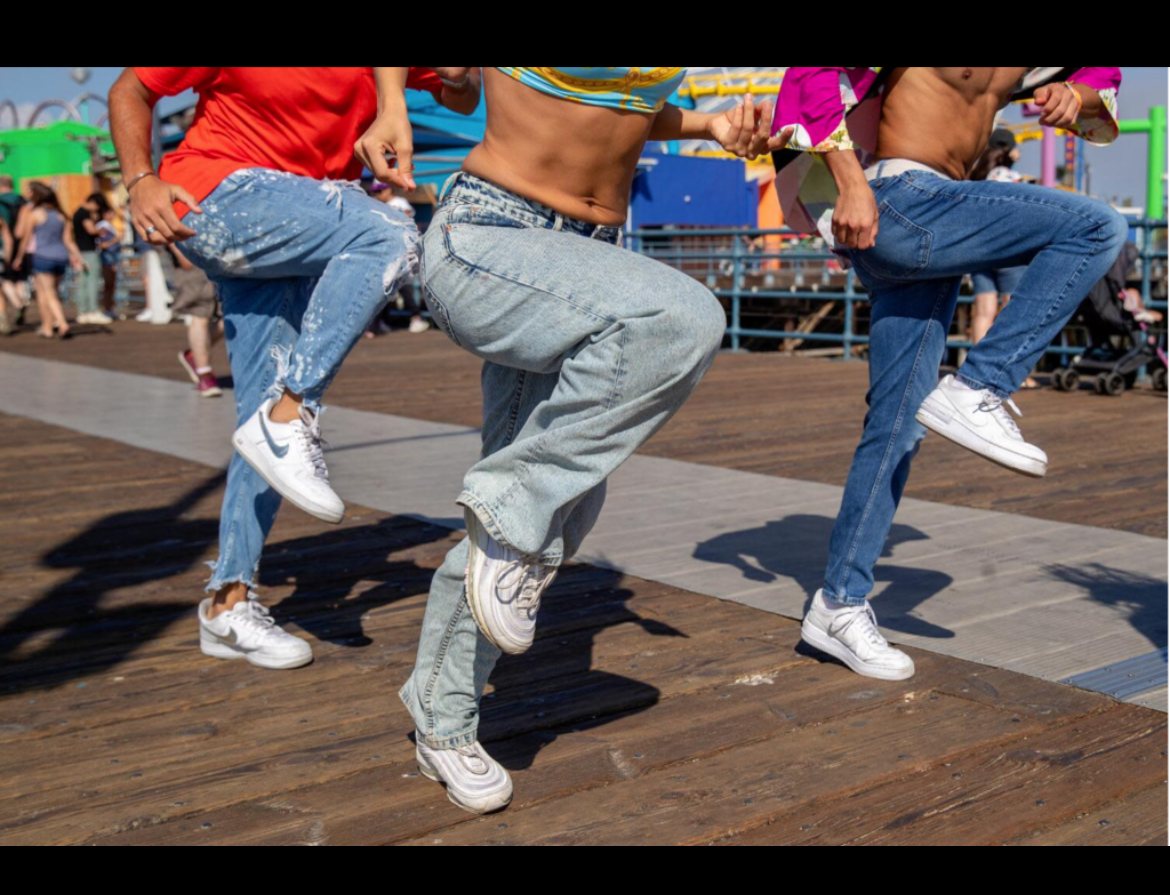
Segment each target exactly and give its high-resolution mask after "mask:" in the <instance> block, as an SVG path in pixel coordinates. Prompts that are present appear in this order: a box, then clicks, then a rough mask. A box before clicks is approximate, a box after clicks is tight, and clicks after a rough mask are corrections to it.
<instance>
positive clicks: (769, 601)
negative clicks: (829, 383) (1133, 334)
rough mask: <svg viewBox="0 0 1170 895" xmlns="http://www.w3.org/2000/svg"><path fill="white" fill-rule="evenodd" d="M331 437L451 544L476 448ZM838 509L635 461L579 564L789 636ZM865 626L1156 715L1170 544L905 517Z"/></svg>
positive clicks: (45, 410) (190, 432) (44, 388)
mask: <svg viewBox="0 0 1170 895" xmlns="http://www.w3.org/2000/svg"><path fill="white" fill-rule="evenodd" d="M0 379H2V381H4V382H5V383H17V384H18V385H16V387H9V388H6V389H5V390H4V391H3V393H2V394H0V411H3V412H5V413H10V414H15V415H18V416H25V417H30V418H33V419H37V420H41V421H43V422H47V423H51V424H54V425H58V426H64V427H66V428H70V429H74V430H76V431H79V432H85V433H87V434H90V435H95V436H99V437H102V438H109V439H114V440H117V441H121V442H124V443H126V444H129V445H133V446H135V447H139V448H145V449H148V450H153V451H158V452H161V453H164V454H169V455H172V456H176V457H182V458H184V459H186V460H193V461H196V462H199V463H203V464H206V465H209V466H214V467H222V466H223V464H224V463H225V462H226V461H227V459H228V458H229V456H230V448H229V444H228V438H229V436H230V434H231V431H232V428H233V426H234V412H233V408H232V404H231V402H230V400H223V401H206V400H200V399H198V398H197V397H196V396H195V395H194V393H193V392H192V390H191V389H190V387H188V386H187V385H185V384H183V383H178V382H172V381H169V380H162V379H157V378H153V377H148V376H138V375H133V374H127V373H114V372H109V371H106V370H99V369H94V368H90V367H81V366H76V365H71V364H65V363H57V362H52V361H43V360H35V359H30V358H22V357H16V356H13V355H8V354H4V353H3V352H0ZM324 425H325V429H326V433H327V436H328V438H329V441H330V443H331V444H332V445H333V451H332V452H331V454H330V468H331V469H332V470H333V478H334V482H335V484H336V486H337V489H338V491H339V493H340V494H341V495H342V496H343V497H349V498H350V499H351V500H353V501H355V502H358V503H361V504H363V505H365V506H368V507H371V508H372V509H375V510H378V511H381V512H385V513H393V514H396V515H403V516H411V517H415V518H419V519H425V520H429V521H434V522H437V523H439V524H442V525H445V526H447V527H450V528H458V527H461V525H462V518H461V516H462V514H461V512H460V510H459V508H458V507H456V506H455V504H454V500H455V497H456V496H457V495H458V493H459V490H460V487H459V486H460V483H461V481H462V477H463V473H464V472H465V471H466V470H467V468H468V467H469V466H470V465H471V464H472V463H473V462H474V461H475V459H476V458H477V456H478V454H479V435H478V432H476V431H474V430H471V429H468V428H466V427H462V426H452V425H446V424H443V423H431V422H424V421H420V420H413V419H405V418H403V417H396V416H391V415H387V414H379V413H368V412H365V411H358V410H350V409H348V408H342V407H333V408H330V409H329V410H328V412H327V413H326V414H325V417H324ZM840 499H841V489H840V488H838V487H835V486H832V485H824V484H820V483H817V482H805V481H797V480H793V479H783V478H778V477H774V476H766V475H757V474H754V473H747V472H739V471H737V470H730V469H723V468H719V467H712V466H702V465H699V464H694V463H683V462H679V461H675V460H664V459H660V458H653V457H641V456H639V457H635V458H634V459H633V460H631V461H630V462H629V463H627V464H626V465H625V466H624V467H622V469H620V470H619V471H618V472H617V474H616V475H615V476H614V477H613V481H612V482H611V487H610V500H609V504H608V506H607V508H606V511H605V513H604V514H603V516H602V519H601V521H600V523H599V524H598V526H597V529H596V531H595V532H594V534H593V535H592V536H591V537H590V539H589V541H588V542H587V543H586V545H585V550H584V551H583V553H582V555H581V556H580V557H579V558H580V559H581V560H582V561H585V562H590V563H593V564H596V565H599V566H604V567H607V568H612V569H615V570H618V571H621V572H624V573H628V574H630V575H634V576H637V577H640V578H645V579H648V580H653V581H659V582H662V583H664V584H668V585H672V586H676V587H679V588H681V589H684V590H688V591H692V592H695V593H701V594H708V595H710V596H714V597H719V598H721V599H725V600H731V601H734V602H738V603H742V604H744V605H748V606H752V607H755V608H757V609H762V610H765V611H768V612H772V613H776V614H779V615H784V616H788V617H791V618H799V617H800V615H801V614H802V612H803V609H804V605H805V602H806V600H807V599H808V596H809V594H811V593H812V592H813V591H814V590H815V589H816V588H817V587H818V586H819V585H820V579H821V575H822V574H823V570H824V565H825V555H826V551H827V545H828V540H829V533H830V531H831V529H832V524H833V518H834V516H835V514H836V511H837V506H838V504H839V502H840ZM875 607H876V608H877V610H878V614H879V616H880V617H881V619H882V621H883V624H884V625H885V629H886V631H887V633H888V634H889V635H890V637H891V639H893V640H895V641H896V642H898V643H904V644H908V645H912V646H915V647H920V648H922V649H926V650H931V651H934V652H938V653H942V654H945V655H950V656H955V657H958V658H963V659H968V660H972V661H975V662H980V663H983V664H987V665H994V666H997V667H1002V668H1006V669H1009V670H1012V671H1016V672H1020V673H1023V674H1029V675H1032V676H1035V677H1040V678H1044V679H1047V680H1052V681H1063V682H1071V683H1073V684H1075V685H1077V686H1082V687H1092V688H1095V689H1099V690H1101V691H1102V692H1110V693H1122V694H1123V696H1124V698H1125V699H1127V700H1128V701H1131V702H1135V703H1138V704H1142V705H1148V706H1150V707H1152V708H1156V709H1159V710H1161V711H1166V702H1167V699H1166V661H1165V655H1166V652H1165V651H1166V618H1167V616H1166V608H1167V544H1166V541H1164V540H1161V539H1158V538H1148V537H1143V536H1141V535H1136V534H1131V533H1129V532H1120V531H1113V530H1110V529H1101V528H1092V527H1089V526H1083V525H1072V524H1064V523H1059V522H1052V521H1049V520H1040V519H1032V518H1029V517H1025V516H1019V515H1014V514H1005V513H996V512H991V511H987V510H974V509H967V508H963V507H953V506H949V505H947V504H942V503H933V502H929V501H920V500H907V501H905V502H904V503H903V506H902V509H901V511H900V512H899V515H898V520H897V523H896V525H895V527H894V531H893V532H892V534H891V538H890V543H889V545H888V546H887V556H886V557H885V558H884V559H883V561H882V563H881V564H880V565H879V567H878V570H877V591H876V596H875ZM1159 656H1160V657H1161V665H1160V666H1159V665H1158V662H1157V657H1159ZM1119 669H1121V670H1120V671H1118V670H1119ZM1135 669H1136V670H1135ZM1117 673H1120V674H1122V675H1124V676H1125V677H1124V679H1122V680H1119V679H1117V677H1116V674H1117ZM1130 674H1134V675H1135V676H1134V677H1133V678H1130V677H1129V675H1130Z"/></svg>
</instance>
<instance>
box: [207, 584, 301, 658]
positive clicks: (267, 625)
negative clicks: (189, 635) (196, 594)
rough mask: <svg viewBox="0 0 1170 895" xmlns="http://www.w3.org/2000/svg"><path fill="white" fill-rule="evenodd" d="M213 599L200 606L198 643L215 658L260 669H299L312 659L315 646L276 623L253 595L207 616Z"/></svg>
mask: <svg viewBox="0 0 1170 895" xmlns="http://www.w3.org/2000/svg"><path fill="white" fill-rule="evenodd" d="M210 609H211V600H210V599H207V600H204V601H203V602H202V603H201V604H200V605H199V645H200V647H201V648H202V650H203V654H204V655H205V656H211V657H212V658H215V659H247V660H248V661H249V662H251V663H252V664H253V665H257V666H259V667H260V668H271V669H274V670H281V669H287V668H300V667H302V666H304V665H308V664H309V663H310V662H312V661H313V648H312V647H311V646H309V644H308V643H306V642H305V641H303V640H301V639H300V638H299V637H293V635H292V634H289V633H288V632H287V631H284V630H283V629H281V628H280V627H278V626H277V624H276V621H275V620H274V619H273V618H272V616H271V615H269V613H268V610H267V609H265V608H264V607H263V606H262V605H260V602H259V601H258V600H257V599H256V597H255V596H254V595H251V594H250V595H249V596H248V599H246V600H244V601H243V602H242V603H239V604H237V605H236V606H234V607H233V608H232V609H231V611H230V612H221V613H220V614H219V615H217V616H216V617H215V618H209V617H208V610H210Z"/></svg>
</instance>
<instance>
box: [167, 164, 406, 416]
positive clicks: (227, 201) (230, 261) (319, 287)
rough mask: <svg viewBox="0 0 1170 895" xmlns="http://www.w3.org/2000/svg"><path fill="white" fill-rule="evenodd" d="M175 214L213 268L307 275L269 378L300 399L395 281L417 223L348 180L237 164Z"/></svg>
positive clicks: (214, 272)
mask: <svg viewBox="0 0 1170 895" xmlns="http://www.w3.org/2000/svg"><path fill="white" fill-rule="evenodd" d="M203 211H204V213H203V215H195V214H190V215H188V216H187V217H186V218H184V223H185V224H186V225H188V226H190V227H191V228H192V229H193V230H195V231H196V236H194V237H192V238H191V239H190V240H188V241H187V242H185V243H184V244H183V250H184V252H185V253H187V254H188V256H189V257H190V258H191V260H192V261H193V262H195V263H196V264H198V265H199V266H200V267H202V268H203V269H204V270H205V271H207V272H208V273H209V274H210V275H211V276H213V277H217V278H219V277H231V278H233V279H251V280H283V279H289V278H299V279H303V280H306V281H312V282H313V283H315V287H314V288H313V291H312V298H311V300H310V301H309V303H308V306H307V308H305V309H303V319H302V320H301V321H300V326H299V333H298V335H297V338H296V340H295V341H294V342H293V343H292V344H289V345H285V346H284V355H283V357H282V364H281V367H280V369H279V371H278V381H279V384H280V385H282V386H284V387H286V388H287V390H288V391H289V392H291V393H293V394H295V395H298V396H301V397H303V398H304V399H305V403H306V404H308V405H309V406H310V407H315V406H316V405H317V404H319V403H320V400H321V397H322V395H323V394H324V392H325V390H326V389H327V388H328V387H329V385H330V383H331V382H332V380H333V377H334V376H335V375H336V374H337V371H338V369H339V368H340V366H341V363H342V361H344V360H345V357H346V355H347V354H348V353H349V351H350V350H351V349H352V348H353V346H354V345H355V344H356V343H357V341H358V339H360V338H361V335H362V333H363V332H364V331H365V330H366V328H367V327H368V325H369V323H370V321H371V320H372V319H373V318H374V316H375V315H376V314H377V313H378V312H379V311H380V310H381V309H382V307H383V306H385V304H386V302H387V300H388V298H389V296H391V295H393V294H394V292H395V290H396V289H397V288H398V285H399V283H400V282H401V281H402V280H403V279H404V278H406V277H408V276H410V275H412V274H413V272H414V268H415V266H416V264H417V251H418V231H417V229H416V228H415V226H414V224H413V223H412V222H411V221H410V220H409V219H408V218H407V217H406V216H405V215H402V214H400V213H398V212H395V211H393V210H392V209H389V208H387V207H386V206H385V205H383V204H382V203H380V202H377V201H375V200H373V199H371V198H370V197H369V196H367V195H365V193H363V192H362V191H361V189H360V188H357V187H356V186H354V185H352V184H346V183H335V182H331V181H325V182H322V181H316V180H311V179H309V178H306V177H297V176H294V175H291V174H284V173H281V172H277V171H262V170H251V171H241V172H238V173H236V174H233V175H231V176H230V177H228V178H227V179H226V180H225V181H224V182H223V183H222V184H220V186H219V187H218V188H217V189H216V190H215V191H214V192H213V193H212V194H211V196H210V197H208V199H207V200H206V201H205V202H204V203H203Z"/></svg>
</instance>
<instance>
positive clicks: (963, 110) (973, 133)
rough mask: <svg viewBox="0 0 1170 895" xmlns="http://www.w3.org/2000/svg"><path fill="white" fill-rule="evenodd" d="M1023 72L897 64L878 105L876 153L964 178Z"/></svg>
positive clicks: (959, 178) (985, 142)
mask: <svg viewBox="0 0 1170 895" xmlns="http://www.w3.org/2000/svg"><path fill="white" fill-rule="evenodd" d="M1027 71H1028V69H1027V68H1023V67H1014V68H965V67H957V66H951V67H945V68H944V67H937V68H898V69H895V70H894V73H893V74H892V75H891V77H890V81H889V84H888V85H887V86H886V95H885V100H884V101H883V105H882V122H881V129H880V130H879V132H878V157H879V158H907V159H912V160H913V161H916V162H921V163H922V164H924V165H929V166H930V167H931V168H934V169H935V170H937V171H941V172H943V173H945V174H948V175H949V176H951V177H953V178H954V179H956V180H963V179H965V178H966V177H967V175H968V174H969V173H970V171H971V169H972V167H974V165H975V162H976V161H978V159H979V156H980V155H981V154H982V153H983V150H984V148H985V147H986V146H987V140H988V138H989V137H990V136H991V131H992V129H993V128H994V126H995V117H996V115H997V114H998V112H999V110H1000V109H1002V108H1003V107H1004V106H1006V105H1007V104H1008V102H1009V101H1010V99H1011V96H1012V93H1013V92H1014V91H1015V89H1016V87H1017V85H1018V84H1019V83H1020V79H1021V78H1023V76H1024V75H1025V74H1026V73H1027ZM943 122H945V126H941V123H943Z"/></svg>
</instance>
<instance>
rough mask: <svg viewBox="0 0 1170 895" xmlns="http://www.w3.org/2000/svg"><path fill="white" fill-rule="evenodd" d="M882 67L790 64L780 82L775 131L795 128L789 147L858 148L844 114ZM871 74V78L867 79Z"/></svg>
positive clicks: (818, 149) (820, 149) (815, 149)
mask: <svg viewBox="0 0 1170 895" xmlns="http://www.w3.org/2000/svg"><path fill="white" fill-rule="evenodd" d="M880 71H881V69H879V68H795V67H793V68H789V69H788V70H787V71H786V72H785V74H784V81H783V83H782V84H781V86H780V96H779V97H778V98H777V103H776V117H775V118H774V119H773V123H772V132H773V133H779V132H780V131H781V130H783V129H784V128H786V127H791V128H792V129H793V135H792V140H791V142H790V143H789V144H788V148H789V149H796V150H800V151H802V152H839V151H844V150H852V149H854V148H855V145H854V142H853V140H852V138H851V137H850V136H849V128H848V126H847V124H846V121H845V118H846V115H848V113H849V111H850V110H851V109H852V108H853V107H854V106H856V105H857V103H858V96H859V95H864V92H865V86H864V85H866V84H868V83H872V80H873V78H875V77H876V76H877V74H878V72H880ZM867 78H868V80H867Z"/></svg>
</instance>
